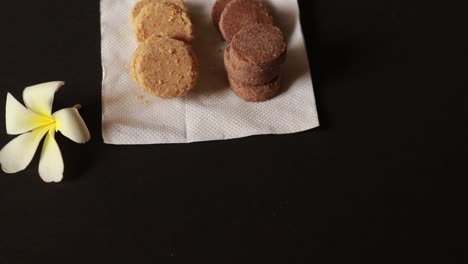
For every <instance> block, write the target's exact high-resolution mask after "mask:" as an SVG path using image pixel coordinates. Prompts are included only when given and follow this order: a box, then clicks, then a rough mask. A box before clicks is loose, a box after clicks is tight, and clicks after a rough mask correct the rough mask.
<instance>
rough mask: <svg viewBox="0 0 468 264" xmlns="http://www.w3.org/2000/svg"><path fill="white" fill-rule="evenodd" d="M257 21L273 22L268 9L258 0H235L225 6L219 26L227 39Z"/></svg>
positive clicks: (229, 39)
mask: <svg viewBox="0 0 468 264" xmlns="http://www.w3.org/2000/svg"><path fill="white" fill-rule="evenodd" d="M257 23H265V24H273V17H272V16H271V14H270V13H269V12H268V9H267V8H266V7H265V6H264V5H263V4H261V3H260V2H259V1H257V0H233V1H231V2H229V3H228V4H227V5H226V7H225V8H224V10H223V12H222V14H221V19H220V21H219V28H220V30H221V33H222V34H223V37H224V39H225V40H226V41H228V42H230V41H231V40H232V38H233V37H234V35H235V34H236V33H237V32H238V31H239V30H241V29H242V28H244V27H245V26H248V25H251V24H257Z"/></svg>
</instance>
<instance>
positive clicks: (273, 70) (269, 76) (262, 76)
mask: <svg viewBox="0 0 468 264" xmlns="http://www.w3.org/2000/svg"><path fill="white" fill-rule="evenodd" d="M229 53H230V47H229V46H227V47H226V49H225V50H224V65H225V67H226V71H227V73H228V74H229V76H230V77H231V78H232V79H233V80H234V81H235V82H236V83H238V84H242V85H262V84H265V83H269V82H271V81H272V80H273V79H274V78H276V76H278V74H279V73H280V71H281V67H280V65H274V66H272V67H263V68H260V67H257V66H255V65H247V66H245V67H242V66H238V65H236V64H234V63H233V62H232V60H231V58H230V55H229Z"/></svg>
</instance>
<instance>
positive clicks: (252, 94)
mask: <svg viewBox="0 0 468 264" xmlns="http://www.w3.org/2000/svg"><path fill="white" fill-rule="evenodd" d="M229 83H230V84H231V89H232V90H233V91H234V93H236V94H237V96H239V97H240V98H242V99H243V100H244V101H246V102H264V101H268V100H270V99H272V98H273V97H275V96H276V95H278V94H279V93H280V91H281V77H280V76H278V77H276V78H275V79H274V80H273V81H272V82H270V83H267V84H264V85H257V86H249V85H241V84H238V83H236V82H235V81H234V80H233V79H231V78H229Z"/></svg>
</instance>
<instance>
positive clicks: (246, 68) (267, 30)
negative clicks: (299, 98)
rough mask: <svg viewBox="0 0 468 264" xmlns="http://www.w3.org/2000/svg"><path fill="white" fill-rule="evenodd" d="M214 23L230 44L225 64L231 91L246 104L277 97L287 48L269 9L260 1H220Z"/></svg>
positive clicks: (214, 12)
mask: <svg viewBox="0 0 468 264" xmlns="http://www.w3.org/2000/svg"><path fill="white" fill-rule="evenodd" d="M213 22H214V24H215V25H217V26H218V28H219V29H220V31H221V33H222V35H223V37H224V39H225V40H226V41H227V42H228V43H229V44H228V45H227V47H226V49H225V51H224V64H225V67H226V71H227V74H228V79H229V83H230V85H231V89H232V90H233V91H234V92H235V93H236V94H237V95H238V96H239V97H240V98H242V99H244V100H245V101H247V102H263V101H267V100H270V99H272V98H273V97H275V96H276V95H278V94H279V92H280V91H281V76H280V72H281V66H282V65H283V64H284V62H285V60H286V53H287V45H286V42H285V39H284V36H283V34H282V32H281V30H280V29H279V28H277V27H276V26H274V25H273V18H272V16H271V14H270V12H269V11H268V9H267V8H266V7H265V6H264V5H263V4H262V3H260V2H259V1H257V0H217V1H216V3H215V5H214V7H213Z"/></svg>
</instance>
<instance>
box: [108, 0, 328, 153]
mask: <svg viewBox="0 0 468 264" xmlns="http://www.w3.org/2000/svg"><path fill="white" fill-rule="evenodd" d="M214 1H215V0H186V4H187V6H188V8H189V11H190V16H191V18H192V22H193V23H194V26H195V31H196V32H195V36H196V41H195V44H194V48H195V51H196V53H197V54H198V57H199V61H200V79H199V81H198V84H197V87H196V88H195V90H193V91H192V92H190V93H189V95H188V96H186V97H185V98H178V99H173V100H163V99H159V98H156V97H154V96H152V95H150V94H147V93H145V92H143V91H141V90H140V89H139V88H138V87H137V86H135V85H134V84H133V82H132V81H131V78H130V75H129V61H130V58H131V57H132V54H133V52H134V51H135V49H136V47H137V44H136V42H135V40H134V34H133V31H132V27H131V22H130V13H131V10H132V7H133V5H134V4H135V3H136V2H137V0H101V33H102V43H101V45H102V66H103V82H102V135H103V138H104V142H105V143H108V144H117V145H130V144H131V145H135V144H161V143H188V142H197V141H210V140H223V139H232V138H240V137H246V136H251V135H261V134H288V133H295V132H301V131H305V130H309V129H312V128H315V127H317V126H318V125H319V122H318V117H317V111H316V107H315V98H314V91H313V88H312V80H311V77H310V70H309V64H308V60H307V54H306V49H305V45H304V39H303V35H302V30H301V24H300V21H299V6H298V4H297V1H295V0H269V1H268V0H265V1H264V2H265V3H266V4H267V5H268V6H269V7H270V8H271V10H272V12H273V14H274V16H275V22H276V24H277V25H278V26H279V27H280V28H281V29H282V30H283V32H284V33H285V36H286V37H287V38H288V45H289V49H288V59H287V62H286V64H285V66H284V70H283V75H282V76H283V84H282V85H283V86H284V87H285V91H284V92H283V93H282V94H281V95H279V96H278V97H276V98H275V99H273V100H271V101H268V102H264V103H246V102H243V101H242V100H241V99H240V98H238V97H237V96H236V95H235V94H234V93H233V92H232V91H231V90H230V89H229V84H228V82H227V78H226V73H225V70H224V66H223V49H224V45H225V43H224V42H223V40H222V38H221V35H220V33H219V32H218V31H217V30H216V29H215V27H214V26H213V23H212V20H211V8H212V6H213V3H214Z"/></svg>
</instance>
